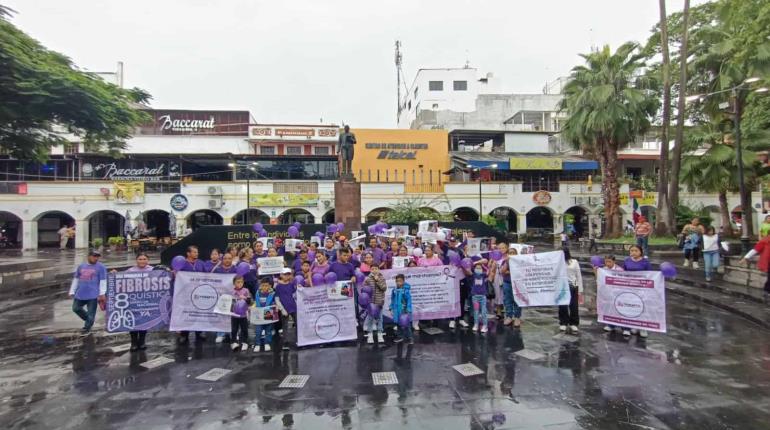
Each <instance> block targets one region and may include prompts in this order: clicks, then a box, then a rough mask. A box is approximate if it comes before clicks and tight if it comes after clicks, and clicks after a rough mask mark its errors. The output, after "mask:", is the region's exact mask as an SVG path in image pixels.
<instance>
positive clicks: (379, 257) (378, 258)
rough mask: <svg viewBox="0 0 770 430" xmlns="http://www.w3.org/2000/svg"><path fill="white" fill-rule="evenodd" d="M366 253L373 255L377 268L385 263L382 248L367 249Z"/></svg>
mask: <svg viewBox="0 0 770 430" xmlns="http://www.w3.org/2000/svg"><path fill="white" fill-rule="evenodd" d="M364 252H365V253H369V254H372V258H374V264H376V265H377V266H379V265H380V264H382V263H383V262H385V251H383V250H382V249H381V248H366V251H364Z"/></svg>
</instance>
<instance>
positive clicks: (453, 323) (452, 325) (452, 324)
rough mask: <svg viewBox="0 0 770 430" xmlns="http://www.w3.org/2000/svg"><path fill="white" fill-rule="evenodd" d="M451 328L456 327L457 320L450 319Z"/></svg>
mask: <svg viewBox="0 0 770 430" xmlns="http://www.w3.org/2000/svg"><path fill="white" fill-rule="evenodd" d="M449 328H455V320H449Z"/></svg>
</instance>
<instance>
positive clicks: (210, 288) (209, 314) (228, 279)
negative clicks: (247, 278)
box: [169, 272, 235, 332]
mask: <svg viewBox="0 0 770 430" xmlns="http://www.w3.org/2000/svg"><path fill="white" fill-rule="evenodd" d="M234 277H235V275H234V274H232V273H200V272H177V274H176V279H175V280H174V302H173V306H172V312H171V324H170V326H169V330H171V331H215V332H229V331H230V315H229V314H224V313H220V312H218V309H217V303H218V302H219V297H220V296H222V295H228V296H229V295H230V293H231V292H232V291H233V278H234Z"/></svg>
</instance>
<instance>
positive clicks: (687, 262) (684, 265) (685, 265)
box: [682, 258, 690, 267]
mask: <svg viewBox="0 0 770 430" xmlns="http://www.w3.org/2000/svg"><path fill="white" fill-rule="evenodd" d="M689 265H690V261H689V260H688V259H686V258H685V259H684V263H682V267H687V266H689Z"/></svg>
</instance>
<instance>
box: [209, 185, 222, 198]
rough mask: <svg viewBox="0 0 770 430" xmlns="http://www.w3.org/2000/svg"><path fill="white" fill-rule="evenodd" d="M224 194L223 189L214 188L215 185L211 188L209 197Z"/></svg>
mask: <svg viewBox="0 0 770 430" xmlns="http://www.w3.org/2000/svg"><path fill="white" fill-rule="evenodd" d="M222 194H223V193H222V187H217V186H213V185H212V186H210V187H209V195H210V196H221V195H222Z"/></svg>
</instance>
